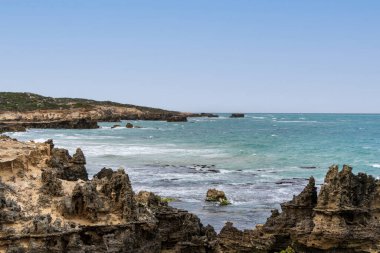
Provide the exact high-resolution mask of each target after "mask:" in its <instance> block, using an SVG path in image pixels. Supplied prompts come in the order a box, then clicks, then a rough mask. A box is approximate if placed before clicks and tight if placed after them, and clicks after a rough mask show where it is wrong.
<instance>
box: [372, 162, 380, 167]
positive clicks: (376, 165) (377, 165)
mask: <svg viewBox="0 0 380 253" xmlns="http://www.w3.org/2000/svg"><path fill="white" fill-rule="evenodd" d="M371 166H372V167H374V168H380V164H378V163H375V164H372V165H371Z"/></svg>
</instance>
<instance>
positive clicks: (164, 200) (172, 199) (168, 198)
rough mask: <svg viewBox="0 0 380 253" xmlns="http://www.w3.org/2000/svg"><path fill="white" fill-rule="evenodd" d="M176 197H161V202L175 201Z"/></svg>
mask: <svg viewBox="0 0 380 253" xmlns="http://www.w3.org/2000/svg"><path fill="white" fill-rule="evenodd" d="M175 200H176V199H175V198H170V197H167V198H165V197H160V202H164V203H170V202H173V201H175Z"/></svg>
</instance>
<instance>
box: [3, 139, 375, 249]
mask: <svg viewBox="0 0 380 253" xmlns="http://www.w3.org/2000/svg"><path fill="white" fill-rule="evenodd" d="M85 163H86V159H85V157H84V155H83V152H82V151H81V150H80V149H78V150H77V151H76V153H75V154H74V155H73V156H70V155H69V154H68V152H67V151H66V150H64V149H57V148H54V144H53V142H52V141H51V140H49V141H47V142H45V143H34V142H18V141H17V140H14V139H10V138H9V137H1V138H0V179H1V180H0V252H7V253H10V252H95V253H97V252H141V253H150V252H153V253H155V252H157V253H158V252H165V253H174V252H177V253H179V252H184V253H185V252H186V253H187V252H189V253H198V252H200V253H233V252H260V253H262V252H279V251H281V250H283V249H285V248H287V247H292V248H293V249H295V251H296V252H312V253H313V252H318V253H319V252H331V253H333V252H334V253H335V252H379V251H380V221H379V219H380V208H379V207H380V182H379V181H378V180H376V179H374V178H373V177H372V176H368V175H366V174H363V173H359V174H358V175H354V174H353V173H352V169H351V168H350V167H348V166H344V167H343V169H342V170H341V171H339V169H338V167H337V166H332V167H331V168H330V169H329V171H328V173H327V175H326V178H325V183H324V184H323V185H322V187H321V189H320V192H319V194H318V193H317V189H316V187H315V180H314V178H310V180H309V183H308V184H307V186H306V187H305V189H304V190H303V191H302V192H301V193H300V194H299V195H297V196H294V197H293V199H292V200H290V201H288V202H285V203H283V204H281V209H282V211H281V212H280V211H278V210H273V211H272V215H271V217H269V218H268V220H267V222H266V223H265V224H263V225H258V226H256V228H255V229H253V230H244V231H240V230H238V229H237V228H235V227H234V226H233V224H232V223H227V224H226V226H225V227H224V228H223V229H222V230H221V232H220V234H219V235H217V234H216V233H215V231H214V229H213V228H212V227H210V226H206V227H205V226H203V225H202V224H201V222H200V220H199V218H198V217H197V216H195V215H194V214H191V213H188V212H187V211H184V210H179V209H175V208H172V207H170V206H168V204H167V203H165V202H163V201H162V199H161V198H160V197H159V196H157V195H155V194H153V193H150V192H146V191H142V192H140V193H138V194H135V193H134V192H133V190H132V185H131V182H130V180H129V177H128V175H127V174H126V173H125V171H124V170H123V169H119V170H118V171H113V170H111V169H107V168H103V169H102V170H101V171H100V172H99V173H98V174H96V175H95V176H94V178H93V179H92V180H88V178H87V172H86V170H85V167H84V166H85ZM231 220H233V217H231Z"/></svg>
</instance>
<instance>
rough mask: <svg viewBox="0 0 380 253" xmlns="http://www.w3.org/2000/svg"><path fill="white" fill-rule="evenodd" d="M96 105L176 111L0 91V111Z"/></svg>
mask: <svg viewBox="0 0 380 253" xmlns="http://www.w3.org/2000/svg"><path fill="white" fill-rule="evenodd" d="M97 106H113V107H125V108H131V109H137V110H139V111H141V112H144V113H177V112H174V111H167V110H162V109H158V108H151V107H145V106H136V105H130V104H121V103H116V102H111V101H96V100H90V99H83V98H53V97H45V96H41V95H38V94H33V93H28V92H0V112H5V111H15V112H27V111H34V110H64V109H94V108H95V107H97Z"/></svg>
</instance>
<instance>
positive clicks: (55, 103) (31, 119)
mask: <svg viewBox="0 0 380 253" xmlns="http://www.w3.org/2000/svg"><path fill="white" fill-rule="evenodd" d="M188 117H218V115H216V114H212V113H185V112H177V111H168V110H163V109H158V108H150V107H143V106H135V105H129V104H121V103H115V102H110V101H95V100H88V99H77V98H52V97H44V96H40V95H37V94H32V93H12V92H0V133H2V132H8V131H25V129H26V128H61V129H94V128H98V125H97V122H119V121H121V120H154V121H167V122H186V121H187V118H188Z"/></svg>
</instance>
